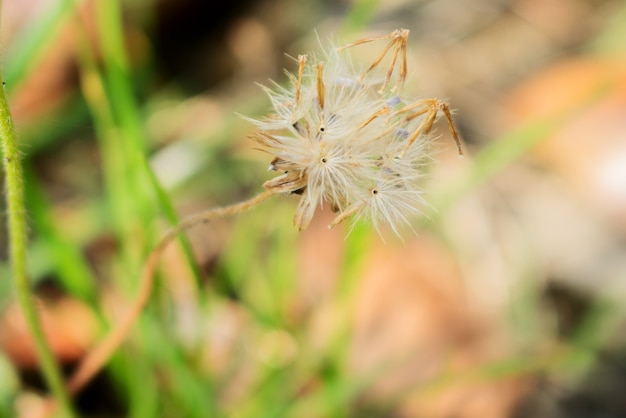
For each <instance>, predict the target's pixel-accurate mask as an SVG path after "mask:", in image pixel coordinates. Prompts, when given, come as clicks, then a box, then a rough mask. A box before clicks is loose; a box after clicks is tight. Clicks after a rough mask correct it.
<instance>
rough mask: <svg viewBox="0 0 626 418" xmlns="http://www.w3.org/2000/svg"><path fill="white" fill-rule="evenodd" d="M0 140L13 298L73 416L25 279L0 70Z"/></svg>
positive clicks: (17, 182)
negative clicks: (13, 286)
mask: <svg viewBox="0 0 626 418" xmlns="http://www.w3.org/2000/svg"><path fill="white" fill-rule="evenodd" d="M1 6H2V2H1V0H0V8H1ZM0 142H2V151H3V156H4V158H3V160H2V163H3V167H4V173H5V179H6V200H7V218H8V233H9V247H10V254H9V258H10V262H11V266H12V270H13V280H14V281H15V292H16V294H17V299H18V302H19V304H20V307H21V309H22V312H23V313H24V317H25V319H26V323H27V326H28V330H29V331H30V333H31V335H32V337H33V341H34V344H35V349H36V351H37V358H38V359H39V362H40V364H41V368H42V371H43V374H44V377H45V379H46V382H47V383H48V386H49V387H50V391H51V392H52V393H53V395H54V397H55V398H56V400H57V401H58V402H59V404H60V405H61V408H62V411H63V413H64V416H66V417H70V416H74V413H73V410H72V405H71V403H70V398H69V396H68V393H67V391H66V390H65V386H64V385H63V378H62V376H61V370H60V368H59V365H58V364H57V362H56V360H55V358H54V355H53V354H52V351H51V350H50V347H48V344H47V342H46V338H45V335H44V332H43V327H42V325H41V322H40V319H39V315H38V314H37V307H36V305H35V298H34V297H33V294H32V289H31V285H30V282H29V280H28V275H27V268H26V247H27V227H26V209H25V199H24V172H23V168H22V162H21V155H20V151H19V147H18V144H17V137H16V135H15V127H14V124H13V118H12V117H11V111H10V109H9V103H8V100H7V97H6V93H5V90H4V82H3V79H2V75H1V74H0Z"/></svg>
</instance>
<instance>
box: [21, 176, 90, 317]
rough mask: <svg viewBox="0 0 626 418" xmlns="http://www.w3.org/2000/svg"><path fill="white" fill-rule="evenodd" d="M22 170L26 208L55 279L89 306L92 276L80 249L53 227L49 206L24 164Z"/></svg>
mask: <svg viewBox="0 0 626 418" xmlns="http://www.w3.org/2000/svg"><path fill="white" fill-rule="evenodd" d="M25 173H26V180H27V184H28V188H27V189H26V197H27V200H28V202H29V207H30V212H29V213H30V215H31V219H32V222H33V224H34V228H35V230H36V231H37V234H38V236H39V237H40V239H41V240H42V241H43V242H44V244H45V248H46V252H47V253H49V254H51V257H50V258H51V259H52V260H53V263H54V267H55V271H56V272H57V273H58V276H59V279H60V280H61V282H62V284H63V285H64V286H65V288H66V289H67V290H68V292H69V293H70V294H72V295H74V296H76V297H79V298H81V299H83V300H85V301H88V302H90V303H91V304H92V305H93V304H94V302H95V299H96V286H95V284H96V278H95V277H94V275H93V273H92V271H91V269H90V268H89V266H88V265H87V263H86V262H85V259H84V258H83V256H82V254H81V253H80V250H79V249H78V248H77V247H76V246H75V245H74V244H73V243H71V242H69V241H67V240H66V239H64V238H63V235H62V234H61V233H60V232H59V231H58V230H57V227H56V226H55V223H54V221H53V220H52V219H51V216H50V214H51V213H52V208H51V207H50V205H49V204H48V202H47V201H46V198H45V196H44V194H43V191H42V190H41V189H40V187H39V185H38V184H37V182H36V179H35V176H34V174H33V173H32V170H30V169H29V168H28V166H26V167H25Z"/></svg>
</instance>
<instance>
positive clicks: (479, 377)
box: [0, 0, 626, 418]
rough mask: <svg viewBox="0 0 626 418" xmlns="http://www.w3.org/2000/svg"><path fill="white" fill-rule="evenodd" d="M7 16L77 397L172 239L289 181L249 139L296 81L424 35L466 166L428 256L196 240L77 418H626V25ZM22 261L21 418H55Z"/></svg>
mask: <svg viewBox="0 0 626 418" xmlns="http://www.w3.org/2000/svg"><path fill="white" fill-rule="evenodd" d="M3 3H4V4H3V5H2V6H3V10H2V22H1V24H0V32H1V33H0V35H1V42H0V46H1V48H2V55H3V59H2V70H3V72H4V76H5V80H6V86H5V88H6V89H7V91H8V92H9V95H10V103H11V106H12V111H13V115H14V117H15V121H16V125H17V128H18V133H19V137H20V141H21V144H22V145H21V147H22V151H23V154H24V164H25V169H26V173H27V178H26V188H27V200H28V209H29V222H30V235H31V240H30V247H29V270H30V274H31V276H32V279H33V281H34V283H35V286H36V292H37V296H38V300H39V309H40V312H41V315H42V318H43V321H44V326H45V328H46V332H47V335H48V338H49V340H50V344H51V346H52V348H53V351H54V352H55V354H56V356H57V358H58V359H59V361H60V362H61V363H62V364H63V366H64V370H65V371H66V372H67V373H70V372H71V371H72V370H73V367H75V365H76V364H77V362H78V361H79V359H80V358H81V357H82V356H84V355H85V353H86V352H87V350H89V348H90V347H92V346H93V345H94V344H96V342H97V341H98V340H99V339H100V338H101V337H102V335H104V333H105V332H106V330H107V329H109V328H110V327H111V326H112V325H113V324H115V323H116V320H119V318H120V316H121V314H122V313H123V312H124V311H125V309H126V308H127V307H128V306H129V304H130V303H131V300H132V297H133V295H134V293H135V291H136V286H137V282H138V278H139V273H140V271H141V266H142V263H143V261H144V259H145V257H146V255H147V253H148V252H149V250H150V248H151V247H152V246H153V245H154V244H155V243H156V241H157V240H158V238H159V237H160V236H162V235H163V234H164V232H165V231H166V230H167V228H168V227H169V226H171V225H172V224H173V223H175V222H176V219H178V218H182V217H184V216H185V215H189V214H191V213H194V212H196V211H199V210H202V209H207V208H210V207H213V206H216V205H224V204H228V203H232V202H235V201H238V200H242V199H245V198H246V197H249V196H252V195H254V194H256V193H257V192H258V191H259V190H261V184H262V182H263V181H264V180H266V179H269V178H270V177H271V173H267V171H266V168H267V164H268V162H269V161H268V160H267V156H266V155H264V154H262V153H260V152H258V151H255V150H254V149H253V143H252V141H250V140H249V139H248V136H249V135H250V134H251V133H252V126H251V124H249V123H248V122H246V121H244V120H242V119H241V118H239V117H238V116H237V115H236V114H237V113H240V114H244V115H248V116H252V117H260V116H261V115H263V114H264V113H265V112H266V111H267V109H268V107H269V103H268V99H267V98H266V96H264V94H263V93H262V90H261V89H260V88H259V87H258V85H256V84H255V83H265V84H267V83H268V82H269V81H268V80H269V79H272V80H275V81H277V82H279V83H284V82H285V81H286V80H285V79H286V77H285V76H284V74H283V68H287V69H288V70H290V71H294V70H296V68H295V64H294V61H293V59H292V58H290V57H293V56H297V55H298V54H300V53H314V52H315V51H319V44H320V43H322V44H327V43H328V42H329V41H332V42H334V43H335V44H345V43H348V42H352V41H354V40H356V39H359V38H362V37H367V36H376V35H384V34H387V33H389V32H391V31H392V30H394V29H396V28H401V27H402V28H407V29H410V30H411V38H410V42H409V81H408V83H407V90H410V91H412V92H414V93H415V95H416V96H417V97H438V98H441V99H445V100H447V101H449V103H450V105H451V107H452V108H453V109H455V120H456V122H457V124H458V126H459V128H460V131H461V135H462V137H463V139H464V147H465V151H466V152H465V156H464V157H459V156H458V155H457V154H456V150H455V147H454V143H453V142H452V140H451V138H450V136H449V134H448V132H447V128H446V126H445V122H444V123H443V124H439V125H438V131H437V132H438V134H439V135H440V137H439V138H438V140H437V141H436V145H435V148H436V150H437V153H436V162H435V163H434V164H433V165H432V167H431V168H430V175H429V177H428V181H427V182H426V184H425V188H426V190H427V193H428V200H429V202H430V204H431V206H432V207H431V208H426V209H425V216H424V217H423V218H420V219H416V220H415V229H416V231H417V234H416V235H414V234H412V233H411V232H410V231H407V233H406V234H405V235H403V237H402V239H398V238H396V237H394V236H393V234H392V233H389V234H387V235H385V236H384V242H383V239H382V238H381V237H379V236H378V235H376V234H375V233H373V232H372V231H371V230H370V228H368V227H367V226H359V227H357V228H355V229H354V230H352V231H351V232H350V233H349V234H348V231H349V226H344V225H341V226H340V227H338V228H336V229H334V230H331V231H329V230H328V229H327V228H326V225H327V224H328V222H329V220H330V219H332V216H333V215H332V213H327V212H326V211H323V210H321V211H319V212H318V213H317V215H316V217H315V219H314V221H313V223H312V225H311V226H310V227H309V228H308V229H307V230H306V231H304V232H302V233H298V232H297V231H296V230H295V229H294V228H293V226H292V221H291V219H292V216H293V212H294V210H295V204H296V201H297V199H296V198H294V197H290V196H278V197H276V198H274V199H272V200H271V201H269V202H265V203H263V204H262V205H261V206H259V207H258V208H256V209H254V210H253V211H251V212H249V213H246V214H243V215H241V216H238V217H236V218H234V219H227V220H220V221H217V222H214V223H212V224H210V225H202V226H198V227H196V228H194V229H193V230H191V231H190V232H189V233H188V234H187V238H188V239H187V240H183V241H181V243H178V244H177V245H174V246H172V248H171V249H170V250H168V252H167V253H166V255H165V257H164V260H163V263H162V266H161V269H160V273H159V282H158V288H157V289H156V291H155V292H154V295H153V298H152V300H151V303H150V305H149V306H148V307H147V308H146V310H145V312H144V314H143V315H142V317H141V319H140V321H139V323H138V324H137V326H136V327H135V329H134V332H133V334H132V336H131V337H130V338H129V340H128V341H127V343H126V344H125V345H124V346H123V347H122V348H121V349H120V350H119V351H118V352H117V354H116V355H115V357H114V358H113V360H112V361H111V362H110V363H109V365H108V366H107V368H106V369H105V370H104V371H103V372H102V373H101V374H100V375H99V376H98V377H97V378H96V379H95V380H94V381H93V382H92V384H90V386H89V387H88V388H86V389H85V390H84V391H83V392H82V393H81V394H80V395H79V396H78V398H77V400H76V402H77V405H78V410H79V411H80V413H81V416H85V417H137V418H139V417H146V418H148V417H172V418H174V417H176V418H178V417H203V418H204V417H255V418H257V417H337V418H339V417H425V418H450V417H459V418H478V417H480V418H491V417H493V418H499V417H503V418H504V417H539V418H541V417H557V418H558V417H587V418H588V417H626V398H625V397H624V396H623V393H622V392H623V388H624V387H626V341H625V337H624V325H625V324H626V322H625V319H626V311H625V308H624V300H626V299H625V297H626V5H625V4H624V2H622V1H618V0H510V1H505V0H474V1H465V0H428V1H419V0H391V1H376V0H355V1H352V2H350V1H347V0H346V1H340V0H336V1H333V0H326V1H314V0H305V1H295V0H259V1H251V0H231V1H228V2H213V1H202V0H132V1H131V0H126V1H121V0H83V1H76V2H72V1H69V0H21V1H5V2H3ZM368 45H372V47H371V48H370V47H360V49H358V50H355V59H357V60H359V59H361V60H363V63H367V62H370V61H371V59H372V57H374V56H375V55H376V51H379V50H380V49H377V48H379V47H382V44H379V45H376V47H374V45H375V44H368ZM368 54H369V55H368ZM368 60H369V61H368ZM0 250H1V252H2V255H3V259H2V260H3V261H2V262H1V263H0V276H1V278H2V280H0V348H1V352H0V416H6V417H15V416H20V417H30V416H37V414H38V412H39V411H41V409H42V402H43V400H44V399H45V397H46V395H47V390H46V386H45V383H44V382H43V381H42V378H41V375H40V374H39V373H38V371H37V366H36V360H35V356H34V353H33V348H32V342H31V339H30V338H29V336H28V332H27V330H26V329H25V326H24V321H23V319H22V317H21V314H20V312H19V309H18V308H17V306H16V303H15V299H14V295H13V291H12V287H11V280H10V270H9V266H8V265H7V263H6V261H4V260H6V251H7V248H6V231H5V230H2V234H0Z"/></svg>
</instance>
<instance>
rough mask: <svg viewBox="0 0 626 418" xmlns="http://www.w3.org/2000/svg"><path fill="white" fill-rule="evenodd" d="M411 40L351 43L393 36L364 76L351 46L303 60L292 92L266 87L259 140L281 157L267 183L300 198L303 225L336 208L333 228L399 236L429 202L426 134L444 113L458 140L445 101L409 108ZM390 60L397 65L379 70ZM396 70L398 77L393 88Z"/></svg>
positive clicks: (397, 36) (403, 36)
mask: <svg viewBox="0 0 626 418" xmlns="http://www.w3.org/2000/svg"><path fill="white" fill-rule="evenodd" d="M407 37H408V31H407V30H397V31H394V32H393V33H392V34H390V35H388V36H385V37H381V38H368V39H363V40H360V41H357V42H355V43H353V44H351V45H348V46H347V47H353V46H356V45H359V44H363V43H367V42H370V41H375V40H378V39H389V43H388V44H387V47H386V48H384V49H383V51H382V53H381V55H380V56H379V57H378V58H377V59H376V60H375V61H374V62H373V63H372V64H371V65H370V67H369V68H367V69H365V70H361V71H359V70H355V69H354V68H353V66H352V65H351V63H350V60H349V58H348V56H347V55H346V53H345V51H343V50H344V49H345V48H347V47H344V48H341V49H339V50H333V51H330V52H327V53H326V56H325V57H324V60H320V61H317V62H312V61H313V60H309V58H308V57H307V56H305V55H301V56H299V57H298V64H299V67H298V72H297V74H289V73H288V76H289V78H290V80H291V85H290V86H289V87H281V86H279V85H275V86H274V87H273V88H267V87H265V90H266V92H267V94H268V95H269V97H270V100H271V102H272V107H273V113H272V114H271V115H270V116H269V117H267V118H266V119H263V120H252V122H253V123H255V124H256V126H257V127H258V128H259V132H258V133H257V134H256V135H255V136H254V139H255V140H256V141H257V142H258V143H259V144H260V145H261V148H262V149H263V150H264V151H266V152H268V153H270V154H271V155H273V157H274V159H273V160H272V162H271V164H270V169H271V170H273V171H277V172H278V173H279V175H278V176H276V177H275V178H273V179H271V180H269V181H267V182H266V183H265V184H264V187H265V188H266V189H268V190H270V191H273V192H277V193H278V192H284V193H288V194H296V195H301V198H300V202H299V205H298V208H297V211H296V215H295V218H294V223H295V225H296V227H297V228H298V229H300V230H302V229H304V228H306V227H307V226H308V224H309V222H310V221H311V218H312V217H313V214H314V212H315V209H316V208H317V207H318V206H320V205H324V204H329V205H330V206H331V208H332V209H333V210H334V211H335V212H337V214H338V215H337V217H336V218H335V220H334V221H333V222H332V223H331V225H330V226H331V227H332V226H334V225H336V224H338V223H340V222H342V221H343V220H344V219H346V218H348V217H351V216H354V217H356V218H357V219H359V218H365V219H368V220H371V222H372V223H373V225H374V227H375V228H376V229H377V230H379V228H380V226H381V225H383V224H388V225H390V226H391V228H392V229H393V230H394V231H395V232H396V233H398V225H399V224H406V225H409V226H410V224H409V217H410V216H411V215H413V214H416V213H419V211H420V208H421V207H422V206H423V205H424V204H425V201H424V198H423V191H422V189H421V188H420V185H419V183H420V179H421V177H422V176H423V173H424V165H425V164H426V163H427V162H428V161H429V159H430V157H429V153H428V151H427V145H428V144H427V140H426V138H427V134H428V132H429V131H430V129H431V127H432V125H433V123H434V121H435V119H436V118H437V113H438V111H439V110H442V111H443V112H444V114H445V115H446V117H447V118H448V122H449V123H450V127H451V129H452V131H453V134H454V135H455V139H457V136H456V130H455V129H454V125H453V124H452V119H451V116H450V112H449V110H448V107H447V105H446V104H445V103H443V102H440V101H439V100H437V99H422V100H418V101H415V102H410V101H409V102H407V101H405V99H404V97H402V96H401V87H402V84H403V82H404V78H405V76H406V71H407V69H406V56H405V53H406V42H407ZM386 55H390V56H391V57H390V58H389V60H390V62H391V63H390V64H389V67H388V69H387V71H386V72H383V74H379V71H378V70H379V66H378V65H379V63H380V62H381V61H382V60H383V59H384V58H385V56H386ZM396 64H397V65H396ZM396 66H398V67H399V68H398V70H397V73H398V76H397V78H396V80H395V81H394V82H390V81H391V78H392V76H393V72H394V69H395V67H396Z"/></svg>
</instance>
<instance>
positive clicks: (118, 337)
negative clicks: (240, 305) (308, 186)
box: [67, 190, 274, 394]
mask: <svg viewBox="0 0 626 418" xmlns="http://www.w3.org/2000/svg"><path fill="white" fill-rule="evenodd" d="M273 194H274V193H273V192H270V191H267V190H266V191H264V192H262V193H260V194H258V195H257V196H255V197H253V198H252V199H249V200H246V201H243V202H240V203H235V204H233V205H231V206H225V207H220V208H214V209H210V210H208V211H205V212H201V213H198V214H196V215H193V216H191V217H189V218H186V219H183V220H182V221H181V222H180V223H179V224H178V225H177V226H176V227H175V228H174V229H172V230H170V231H169V232H168V233H167V234H166V235H165V236H164V237H163V238H161V240H160V241H159V243H158V244H157V245H156V246H155V247H154V249H153V250H152V251H151V252H150V255H149V256H148V259H147V260H146V263H145V264H144V268H143V272H142V276H141V282H140V283H139V290H138V293H137V297H136V298H135V300H134V302H133V304H132V305H131V307H130V309H129V311H128V312H127V313H126V316H125V317H124V318H123V319H122V320H121V321H120V322H119V325H118V326H117V327H116V328H114V329H112V330H111V332H110V333H109V334H108V335H107V336H106V337H105V338H104V339H103V340H102V341H101V342H100V343H99V344H98V345H97V346H96V347H94V349H92V350H91V351H90V352H89V353H88V354H87V356H86V357H85V358H84V359H83V360H82V361H81V363H80V364H79V366H78V368H77V369H76V372H75V373H74V374H73V375H72V377H71V379H70V380H69V383H68V386H67V387H68V390H69V392H70V393H71V394H75V393H77V392H79V391H80V390H81V389H82V388H83V387H84V386H85V384H87V383H88V382H89V381H90V380H91V379H92V378H93V376H95V374H96V373H97V372H98V371H99V370H100V369H101V368H102V366H104V365H105V364H106V362H107V361H108V359H109V358H110V357H111V356H112V355H113V353H115V351H116V350H117V348H118V347H119V346H120V345H121V344H122V342H123V341H124V339H125V338H126V336H127V335H128V334H129V332H130V330H131V328H132V327H133V325H134V323H135V322H136V321H137V318H138V317H139V315H140V314H141V312H142V311H143V308H144V307H145V305H146V303H148V300H149V298H150V294H151V293H152V288H153V287H154V273H155V270H156V268H157V265H158V262H159V259H160V258H161V255H162V254H163V251H164V250H165V249H166V248H167V246H168V245H169V244H170V243H171V242H172V241H174V239H175V238H176V236H177V235H178V234H180V233H181V232H184V231H186V230H188V229H189V228H191V227H193V226H194V225H197V224H200V223H206V222H209V221H211V220H213V219H216V218H223V217H226V216H230V215H235V214H238V213H241V212H243V211H245V210H247V209H250V208H252V207H254V206H256V205H257V204H259V203H261V202H263V201H264V200H267V199H268V198H270V197H271V196H272V195H273Z"/></svg>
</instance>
